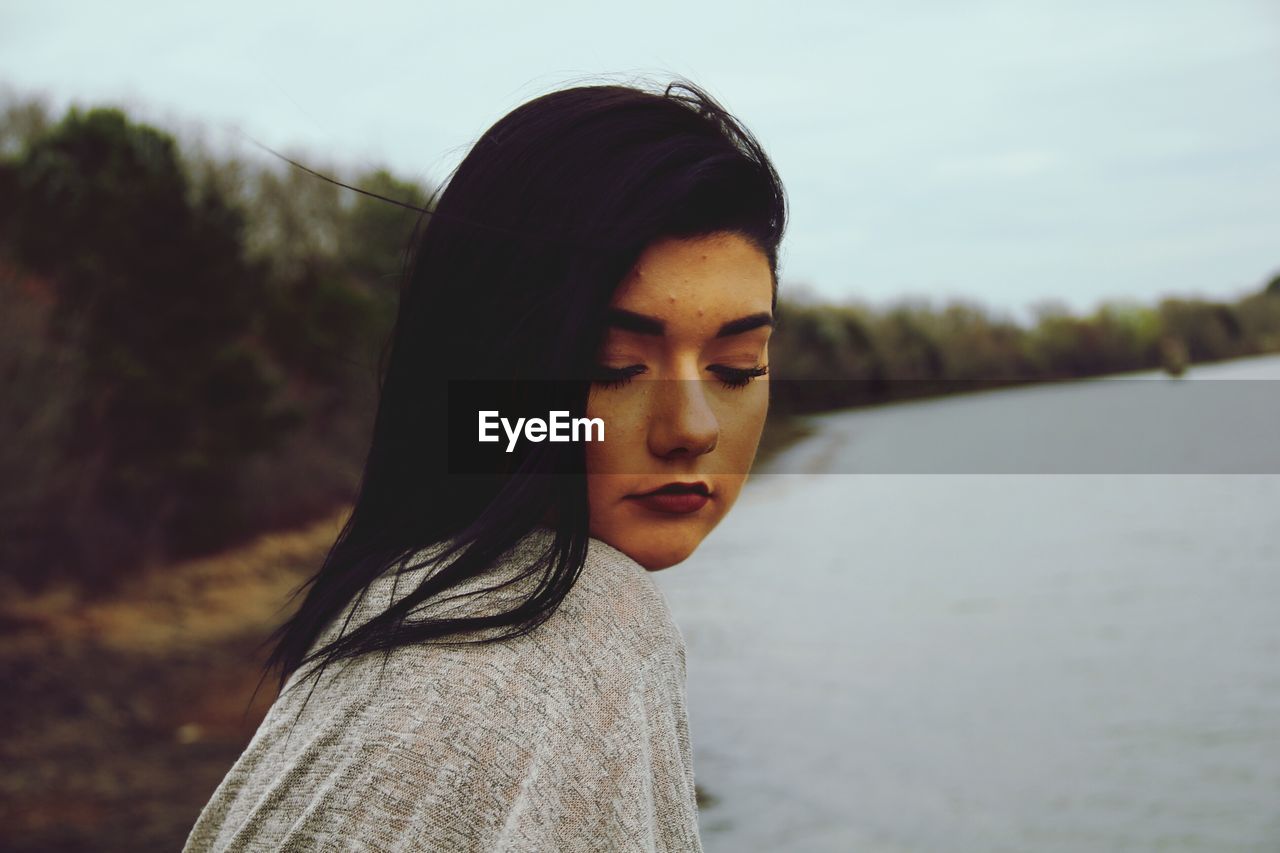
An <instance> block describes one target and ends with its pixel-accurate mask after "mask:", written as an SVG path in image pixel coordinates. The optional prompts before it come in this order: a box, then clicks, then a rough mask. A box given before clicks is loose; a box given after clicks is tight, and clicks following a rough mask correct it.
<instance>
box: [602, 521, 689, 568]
mask: <svg viewBox="0 0 1280 853" xmlns="http://www.w3.org/2000/svg"><path fill="white" fill-rule="evenodd" d="M701 541H702V537H701V536H697V537H693V536H689V537H678V536H672V535H671V534H669V533H662V532H657V531H648V530H646V531H637V533H636V534H635V535H634V536H632V537H631V538H630V541H627V542H625V543H624V544H625V545H626V546H627V547H619V548H618V550H619V551H621V552H622V553H624V554H626V555H627V556H628V557H630V558H631V559H633V560H635V561H636V562H637V563H639V564H640V565H642V566H644V567H645V568H646V569H647V570H649V571H651V572H657V571H661V570H662V569H668V568H670V567H672V566H674V565H677V564H679V563H683V562H684V561H685V560H687V559H689V556H690V555H691V554H693V552H694V551H695V550H697V548H698V545H699V543H701Z"/></svg>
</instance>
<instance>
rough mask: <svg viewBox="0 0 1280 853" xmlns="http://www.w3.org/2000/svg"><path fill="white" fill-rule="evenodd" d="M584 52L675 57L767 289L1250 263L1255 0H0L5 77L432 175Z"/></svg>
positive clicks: (1094, 291) (61, 97)
mask: <svg viewBox="0 0 1280 853" xmlns="http://www.w3.org/2000/svg"><path fill="white" fill-rule="evenodd" d="M600 75H610V79H614V80H616V79H618V78H619V76H620V75H621V76H626V75H644V76H645V77H647V78H650V79H657V80H662V81H666V80H668V79H669V78H670V77H671V76H672V75H683V76H686V77H688V78H689V79H691V80H692V81H693V82H695V83H698V84H699V85H701V86H704V87H705V88H707V89H709V90H710V91H711V93H712V94H713V95H715V96H716V97H718V98H719V99H720V100H721V101H722V102H723V103H725V105H726V106H728V107H729V109H730V110H732V111H733V112H734V113H735V114H736V115H738V116H739V118H741V119H742V120H743V122H744V123H745V124H746V125H747V126H748V127H749V128H750V129H751V130H752V131H753V132H755V133H756V135H757V136H758V137H759V138H760V139H761V141H762V143H763V144H764V146H765V149H766V150H767V151H768V152H769V154H770V156H771V157H772V158H773V159H774V162H775V165H776V166H777V168H778V170H779V172H780V174H781V175H782V178H783V181H784V182H785V184H786V186H787V191H788V196H789V200H790V204H791V213H792V217H791V224H790V228H789V230H788V234H787V238H786V242H785V244H784V251H783V269H782V279H783V286H784V293H785V289H786V288H787V287H791V288H793V289H795V288H799V287H802V286H807V287H810V288H812V289H813V290H815V291H816V292H817V293H818V294H819V295H820V296H822V297H827V298H830V299H842V298H845V297H857V298H861V299H864V300H867V301H869V302H872V303H874V304H884V303H886V302H889V301H892V300H894V299H897V298H901V297H925V298H932V299H934V300H935V302H937V303H940V302H942V301H944V300H947V299H951V298H966V299H970V300H974V301H977V302H979V303H981V304H983V305H985V306H986V307H988V308H991V309H994V310H996V311H998V312H1005V313H1008V314H1010V315H1012V316H1014V317H1016V318H1018V319H1026V318H1027V317H1029V316H1030V315H1029V313H1028V311H1029V308H1030V307H1031V306H1032V305H1033V304H1034V303H1036V302H1037V301H1040V300H1045V299H1056V300H1060V301H1062V302H1064V303H1065V304H1066V305H1067V306H1069V307H1070V308H1071V309H1073V310H1075V311H1077V312H1082V311H1088V310H1092V309H1093V308H1095V307H1096V306H1097V304H1098V302H1099V301H1100V300H1103V299H1136V300H1140V301H1143V302H1147V303H1153V302H1154V301H1155V300H1156V299H1158V298H1159V297H1161V296H1165V295H1199V296H1205V297H1211V298H1224V299H1228V298H1235V297H1238V296H1239V295H1241V294H1243V293H1245V292H1248V291H1252V290H1255V289H1257V288H1258V287H1260V286H1261V285H1262V284H1263V283H1264V282H1265V281H1266V280H1267V279H1268V278H1269V277H1270V276H1271V275H1273V274H1275V273H1276V272H1280V192H1278V191H1280V3H1276V2H1275V0H1201V2H1183V0H1134V2H1117V1H1116V0H1108V2H1096V0H1059V2H1036V0H966V2H956V0H929V2H910V0H896V2H889V1H888V0H886V2H856V1H855V2H825V3H824V2H812V3H800V2H795V0H792V2H786V3H772V4H770V3H740V2H701V3H699V2H689V0H684V2H675V3H671V2H663V1H661V0H660V2H646V3H631V4H625V5H623V4H605V3H599V2H578V3H552V2H537V3H510V4H503V3H488V4H484V3H470V4H463V3H461V2H455V3H450V4H443V3H432V2H427V0H417V2H373V0H367V2H362V3H344V4H341V5H337V4H326V3H323V2H309V3H301V2H299V3H278V2H268V0H259V2H245V0H220V1H219V2H216V3H210V2H204V3H200V4H193V3H180V2H173V0H170V2H166V3H158V2H138V0H119V2H112V3H103V2H58V0H16V1H15V0H5V2H4V3H3V6H2V7H0V83H3V84H7V85H9V86H11V87H12V88H13V89H14V90H15V91H16V92H17V93H18V94H19V95H27V94H44V95H46V96H48V97H49V99H50V100H51V102H52V105H53V106H54V107H55V108H56V109H59V110H60V109H61V108H62V107H64V106H66V105H67V104H69V103H71V102H77V103H81V104H85V105H89V104H97V103H103V102H108V101H109V102H114V103H120V104H125V105H127V106H129V107H130V108H131V109H132V110H133V111H134V113H135V114H136V115H137V116H139V117H141V118H146V119H148V120H152V121H156V122H158V123H161V124H164V125H166V126H168V127H170V128H172V129H177V128H178V127H180V126H187V125H191V124H195V123H199V124H202V125H204V126H205V127H206V128H207V129H208V131H209V132H210V136H211V137H212V138H214V139H224V140H226V139H235V138H237V137H235V136H234V131H235V129H240V130H242V131H243V133H245V134H247V135H249V136H251V137H253V138H255V139H258V140H260V141H262V142H263V143H265V144H267V145H269V146H271V147H274V148H286V149H289V150H291V151H296V152H302V153H304V154H305V155H306V156H307V157H309V158H312V159H313V160H314V161H316V162H321V163H338V164H341V165H342V166H345V167H350V168H361V167H367V166H372V165H380V164H387V165H389V166H391V167H392V168H393V169H394V170H395V171H397V172H398V173H401V174H403V175H405V176H408V177H415V178H418V179H421V180H426V181H434V182H438V181H441V180H443V179H444V178H445V177H446V176H447V175H448V173H449V171H450V170H451V169H452V168H453V166H454V165H456V164H457V162H458V160H460V159H461V157H462V156H464V154H465V153H466V150H467V148H468V147H469V146H470V144H471V143H472V142H473V141H474V140H475V139H476V138H477V137H478V136H479V135H480V134H481V133H482V132H483V131H484V130H485V128H486V127H488V126H489V125H490V124H492V123H493V122H494V121H496V120H497V119H498V118H500V117H501V116H502V115H503V114H505V113H506V112H508V111H509V110H511V109H512V108H514V107H515V106H517V105H519V104H520V103H523V102H524V101H526V100H528V99H530V98H532V97H535V96H536V95H539V94H542V93H543V92H546V91H549V90H551V89H555V88H561V87H563V86H565V85H568V84H571V83H575V82H581V81H584V80H586V79H592V80H594V79H596V78H598V77H599V76H600ZM240 146H241V148H242V149H247V148H248V146H247V145H246V144H245V143H243V142H241V143H240Z"/></svg>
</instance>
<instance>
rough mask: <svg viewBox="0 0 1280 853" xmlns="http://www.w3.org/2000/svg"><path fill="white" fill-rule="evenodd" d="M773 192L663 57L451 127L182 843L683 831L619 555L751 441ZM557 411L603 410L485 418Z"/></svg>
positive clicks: (585, 838)
mask: <svg viewBox="0 0 1280 853" xmlns="http://www.w3.org/2000/svg"><path fill="white" fill-rule="evenodd" d="M785 215H786V205H785V200H784V193H783V188H782V185H781V182H780V181H779V178H778V176H777V174H776V172H775V171H774V168H773V166H772V165H771V163H770V162H769V160H768V158H767V157H766V155H765V154H764V152H763V151H762V150H761V148H760V146H759V144H758V143H757V142H756V141H755V140H754V139H753V138H752V136H751V135H750V134H749V133H748V131H746V130H745V129H744V128H743V127H742V126H741V124H740V123H739V122H738V121H737V120H736V119H734V118H733V117H732V116H731V115H730V114H729V113H727V112H726V111H725V110H724V109H723V108H722V107H721V106H720V105H719V104H717V103H716V102H715V101H714V100H713V99H712V98H711V97H709V96H708V95H707V94H705V93H704V92H702V91H701V90H699V89H698V88H697V87H695V86H692V85H690V84H687V83H678V84H672V85H671V86H668V87H667V88H666V89H665V90H662V91H646V90H644V89H641V88H633V87H628V86H615V85H597V86H583V87H578V88H571V89H566V90H562V91H557V92H553V93H551V94H547V95H544V96H542V97H539V98H536V99H534V100H532V101H530V102H529V103H526V104H524V105H523V106H521V107H519V108H517V109H516V110H514V111H513V112H511V113H510V114H508V115H507V116H505V117H504V118H502V119H501V120H500V121H498V122H497V123H496V124H495V125H494V126H493V127H492V128H490V129H489V130H488V131H487V132H486V133H485V134H484V135H483V136H482V137H481V138H480V139H479V141H478V142H477V143H476V144H475V146H474V148H473V149H472V150H471V151H470V153H469V154H468V155H467V157H466V159H465V160H464V161H463V162H462V163H461V165H459V167H458V168H457V170H456V171H455V172H454V174H453V175H452V177H451V179H450V181H449V182H448V184H447V187H446V189H445V190H444V192H443V194H442V195H441V196H440V198H439V200H438V203H436V204H435V206H434V209H433V210H432V211H431V213H430V214H429V217H428V220H427V224H426V226H425V228H424V229H423V230H422V232H421V238H420V240H419V241H418V244H417V246H416V249H415V252H414V258H413V263H412V267H411V273H410V275H409V276H408V277H407V279H406V282H405V286H404V287H403V288H402V293H401V299H400V307H399V314H398V317H397V321H396V327H395V330H394V333H393V336H392V339H391V342H390V348H389V352H388V358H387V361H386V363H385V369H384V370H383V378H382V384H381V396H380V401H379V408H378V413H377V419H376V424H375V427H374V433H373V438H372V444H371V448H370V452H369V456H368V461H367V464H366V467H365V471H364V478H363V481H362V483H361V487H360V491H359V495H358V498H357V501H356V504H355V507H354V510H353V512H352V514H351V517H350V519H349V521H348V522H347V524H346V526H345V528H344V529H343V530H342V533H341V534H340V536H339V537H338V540H337V542H336V543H335V544H334V546H333V548H332V549H331V551H330V553H329V555H328V557H327V558H326V560H325V562H324V565H323V567H322V568H321V569H320V571H319V572H318V573H317V574H316V575H315V576H314V577H313V578H312V579H311V581H309V584H310V587H311V588H310V590H309V592H308V594H307V596H306V598H305V600H304V601H303V603H302V605H301V607H300V609H299V610H298V611H297V612H296V615H294V616H293V617H292V618H291V619H290V620H289V621H288V622H286V623H285V624H284V625H283V626H282V627H281V628H280V630H279V631H278V632H277V633H276V635H275V637H277V638H278V640H279V642H278V645H277V646H276V647H275V649H274V651H273V653H272V655H271V657H270V658H269V659H268V664H267V666H268V671H269V670H270V669H271V668H272V667H275V666H279V667H280V670H281V671H280V686H281V692H280V695H279V697H278V698H277V699H276V701H275V703H274V704H273V705H272V707H271V709H270V711H269V712H268V714H267V717H266V719H265V720H264V721H263V723H262V724H261V726H260V727H259V728H258V730H257V732H256V733H255V735H254V737H253V739H252V740H251V742H250V743H249V745H248V747H247V748H246V749H245V751H244V753H243V754H242V755H241V757H240V758H239V759H238V760H237V762H236V763H235V765H234V766H233V767H232V768H231V770H230V772H229V773H228V774H227V776H226V778H225V779H224V780H223V781H222V783H221V784H220V785H219V787H218V788H217V790H216V791H215V792H214V794H213V797H212V799H211V800H210V802H209V803H208V805H207V806H206V807H205V809H204V811H203V812H202V814H201V815H200V817H199V820H198V821H197V823H196V825H195V827H194V828H193V829H192V831H191V834H190V837H189V839H188V841H187V846H186V849H187V850H189V851H204V850H281V849H286V850H304V849H305V850H313V849H324V850H348V849H359V850H446V851H472V850H475V851H480V850H511V851H515V850H520V851H524V850H539V851H553V850H611V851H612V850H700V849H701V845H700V841H699V838H698V827H697V804H696V801H695V797H694V785H693V767H692V761H691V752H690V743H689V733H688V727H687V719H686V715H685V704H684V700H685V657H684V644H683V641H682V638H681V635H680V632H679V630H678V629H677V627H676V625H675V623H674V622H673V620H672V618H671V614H670V612H669V611H668V609H667V605H666V601H665V599H664V598H663V596H662V593H661V591H660V590H659V589H658V587H657V586H656V585H655V584H654V582H653V579H652V577H651V576H650V575H649V572H651V571H655V570H659V569H663V568H667V567H669V566H673V565H675V564H677V563H679V562H681V561H682V560H684V559H685V558H687V557H688V556H689V555H690V554H691V553H692V552H693V551H694V549H695V548H697V546H698V544H699V543H700V542H701V541H702V539H703V538H704V537H705V536H706V535H707V534H708V533H710V532H711V530H712V529H713V528H714V527H715V526H716V525H717V524H718V523H719V522H720V520H721V519H723V518H724V516H725V514H726V513H727V512H728V511H729V509H730V508H731V507H732V506H733V504H734V502H735V500H736V499H737V497H738V494H739V490H740V489H741V487H742V484H743V482H744V480H745V479H746V476H747V473H748V471H749V469H750V466H751V463H752V460H753V458H754V456H755V452H756V448H757V445H758V442H759V439H760V434H761V430H762V428H763V425H764V419H765V414H766V411H767V408H768V402H769V393H768V384H767V378H768V377H767V368H768V340H769V335H770V331H771V329H772V326H773V318H774V313H775V309H776V305H777V265H778V247H779V243H780V241H781V238H782V234H783V230H784V223H785ZM557 411H560V412H564V413H567V414H569V415H571V416H573V417H574V418H586V419H598V421H599V423H600V424H601V425H602V427H603V430H602V431H603V436H600V435H599V431H592V430H587V431H586V432H585V435H580V436H579V438H578V440H568V441H551V440H545V439H546V438H547V436H546V435H545V431H544V432H542V433H539V432H538V431H536V430H530V429H525V430H524V431H523V432H521V431H520V430H518V429H517V430H512V429H511V428H510V426H511V424H512V423H520V420H519V418H518V417H516V416H515V415H517V414H519V415H525V414H530V413H536V412H541V413H542V418H543V419H544V420H545V419H547V416H548V415H549V414H551V413H554V412H557ZM485 413H489V414H488V416H489V417H491V418H492V419H496V418H499V417H500V418H501V419H503V421H504V423H505V424H506V426H504V427H503V430H505V432H504V431H503V430H497V431H496V432H497V434H498V435H499V436H500V440H499V441H496V442H494V441H481V433H482V432H483V430H482V429H478V428H477V424H478V423H480V422H481V420H480V419H483V418H484V417H486V415H485ZM525 422H526V423H527V422H528V420H527V419H526V421H525ZM593 432H594V434H593ZM540 436H541V437H540ZM587 439H591V440H587ZM306 682H310V687H309V688H308V689H303V686H304V684H305V683H306Z"/></svg>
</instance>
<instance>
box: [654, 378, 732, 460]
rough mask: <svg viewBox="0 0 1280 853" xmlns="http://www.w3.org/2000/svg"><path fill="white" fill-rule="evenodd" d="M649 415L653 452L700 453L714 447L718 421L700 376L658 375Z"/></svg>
mask: <svg viewBox="0 0 1280 853" xmlns="http://www.w3.org/2000/svg"><path fill="white" fill-rule="evenodd" d="M654 384H655V385H656V386H658V387H657V393H656V394H654V396H653V398H652V399H653V401H654V402H653V407H654V408H653V411H652V412H651V415H650V419H649V450H650V452H652V453H653V454H654V455H655V456H659V457H662V458H666V457H669V456H690V457H693V456H700V455H702V454H704V453H710V452H711V451H712V450H714V449H715V446H716V442H717V441H718V440H719V438H720V422H719V421H718V420H717V419H716V415H715V412H714V411H712V409H711V406H710V404H709V401H708V400H707V396H706V385H707V383H706V382H704V381H702V380H700V379H661V380H658V381H657V382H655V383H654Z"/></svg>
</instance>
